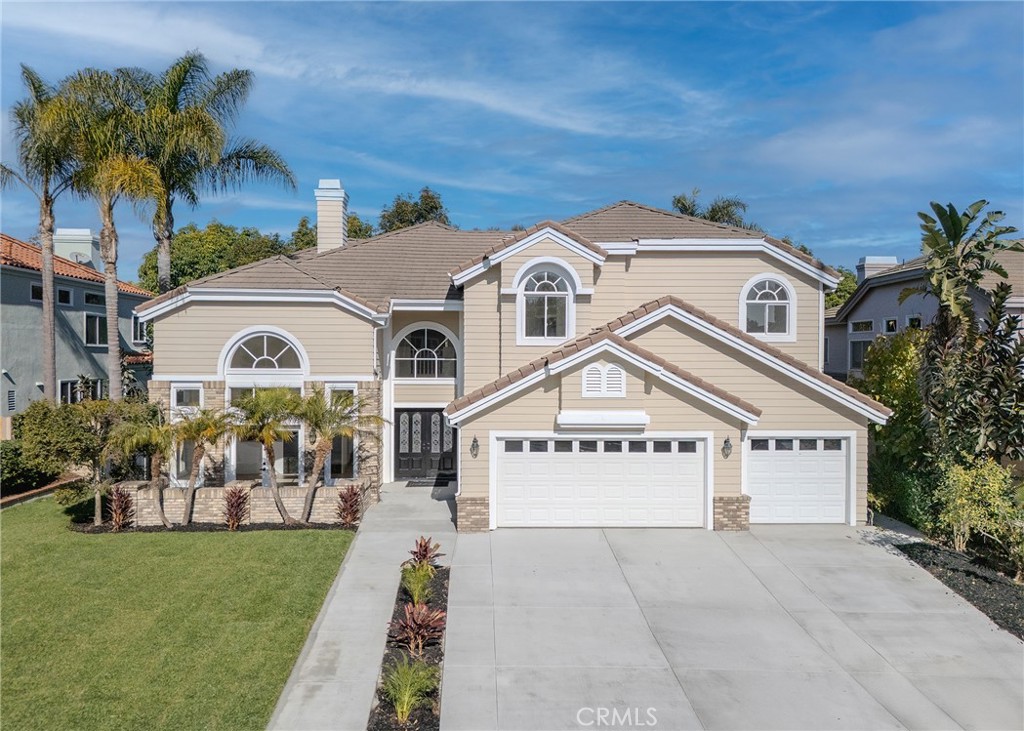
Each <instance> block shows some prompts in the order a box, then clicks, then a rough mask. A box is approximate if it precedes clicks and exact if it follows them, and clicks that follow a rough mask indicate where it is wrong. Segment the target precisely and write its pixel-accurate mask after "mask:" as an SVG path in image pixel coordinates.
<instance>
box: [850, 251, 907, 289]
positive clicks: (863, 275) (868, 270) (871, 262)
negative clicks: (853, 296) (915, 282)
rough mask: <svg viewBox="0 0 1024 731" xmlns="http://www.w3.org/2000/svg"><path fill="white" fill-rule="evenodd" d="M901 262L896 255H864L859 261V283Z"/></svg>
mask: <svg viewBox="0 0 1024 731" xmlns="http://www.w3.org/2000/svg"><path fill="white" fill-rule="evenodd" d="M899 263H900V260H899V259H897V258H896V257H895V256H862V257H861V258H860V261H858V262H857V283H858V284H859V283H860V282H863V281H864V280H865V279H867V278H868V277H873V276H875V275H876V274H880V273H882V272H884V271H885V270H886V269H892V268H893V267H894V266H896V265H897V264H899Z"/></svg>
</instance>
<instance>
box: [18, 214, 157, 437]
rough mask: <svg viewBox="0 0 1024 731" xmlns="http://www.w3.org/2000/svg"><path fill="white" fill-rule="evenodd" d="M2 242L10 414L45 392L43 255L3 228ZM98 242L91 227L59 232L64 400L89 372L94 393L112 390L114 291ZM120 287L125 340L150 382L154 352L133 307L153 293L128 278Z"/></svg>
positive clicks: (57, 291) (59, 354)
mask: <svg viewBox="0 0 1024 731" xmlns="http://www.w3.org/2000/svg"><path fill="white" fill-rule="evenodd" d="M0 243H2V249H0V306H2V308H3V318H2V328H0V358H2V365H3V397H4V402H3V412H2V413H3V416H4V417H5V418H6V417H9V416H11V415H12V414H16V413H18V412H19V411H22V410H23V409H24V408H25V407H26V406H27V405H28V404H29V402H30V401H34V400H35V399H38V398H40V397H41V396H42V395H43V384H42V374H43V357H42V343H41V338H40V335H41V333H42V331H43V303H42V299H43V285H42V274H41V268H42V255H41V252H40V250H39V247H38V246H35V245H33V244H27V243H25V242H24V241H19V240H18V239H15V238H13V237H11V236H7V235H6V234H0ZM97 248H98V244H96V242H95V240H94V239H93V237H92V235H91V234H90V233H89V231H88V230H83V229H57V232H56V234H55V236H54V250H55V251H56V252H58V253H63V254H66V256H58V255H55V256H54V258H53V270H54V296H55V298H56V307H55V308H54V313H55V318H56V346H57V349H56V361H57V388H58V394H57V396H58V398H59V399H60V400H61V401H64V402H68V401H73V400H77V399H78V398H79V397H80V395H81V394H80V393H79V392H77V391H76V388H77V386H78V383H79V380H80V377H81V376H85V377H87V378H89V379H92V385H91V390H92V393H91V395H92V396H93V397H99V396H102V395H104V394H106V393H107V389H108V383H109V378H110V375H109V374H108V373H107V368H106V355H107V318H106V310H105V303H106V298H105V296H104V293H103V274H102V272H100V271H97V270H96V266H97V265H98V259H99V255H98V254H99V252H98V250H97ZM85 262H87V263H85ZM118 289H119V290H120V296H119V297H118V312H119V315H120V332H121V347H122V349H123V351H124V353H125V354H126V357H127V358H128V360H129V363H130V364H132V365H133V367H134V368H136V369H138V370H137V378H138V380H139V381H140V383H141V384H143V385H144V384H145V380H146V378H147V377H148V376H147V375H145V374H148V370H149V366H150V360H151V356H150V354H149V353H143V352H141V351H140V349H141V348H143V347H144V346H145V343H146V329H145V326H144V325H143V324H142V323H140V322H138V321H137V320H136V319H135V318H134V317H133V311H134V309H135V308H136V307H138V306H139V305H141V304H142V303H143V302H145V301H146V300H148V299H149V298H150V297H152V294H151V293H149V292H147V291H146V290H144V289H142V288H140V287H136V286H135V285H134V284H129V283H128V282H119V283H118ZM114 377H115V378H119V377H120V374H115V376H114Z"/></svg>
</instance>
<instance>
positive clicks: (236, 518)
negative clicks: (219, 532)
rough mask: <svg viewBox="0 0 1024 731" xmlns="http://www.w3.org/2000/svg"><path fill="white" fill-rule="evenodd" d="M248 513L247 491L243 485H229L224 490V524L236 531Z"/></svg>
mask: <svg viewBox="0 0 1024 731" xmlns="http://www.w3.org/2000/svg"><path fill="white" fill-rule="evenodd" d="M248 514H249V491H248V490H246V489H245V488H243V487H229V488H228V489H227V490H225V491H224V524H225V525H227V527H228V530H230V531H236V530H238V526H240V525H241V524H242V523H243V522H245V518H246V516H247V515H248Z"/></svg>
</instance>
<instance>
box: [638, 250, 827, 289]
mask: <svg viewBox="0 0 1024 731" xmlns="http://www.w3.org/2000/svg"><path fill="white" fill-rule="evenodd" d="M637 244H638V247H637V250H638V251H745V252H750V251H754V252H758V253H763V254H767V255H768V256H771V257H773V258H775V259H778V260H779V261H782V262H785V263H786V264H788V265H790V266H791V267H793V268H794V269H797V270H798V271H801V272H803V273H804V274H807V275H808V276H811V277H813V278H814V279H817V280H818V281H819V282H822V283H823V284H825V285H826V286H828V287H831V288H835V287H836V285H838V284H839V280H838V279H837V278H836V277H833V276H831V275H830V274H826V273H825V272H823V271H821V270H820V269H818V268H817V267H813V266H811V265H810V264H808V263H807V262H805V261H804V260H803V259H800V258H799V257H796V256H793V255H792V254H790V253H788V252H786V251H783V250H782V249H780V248H778V247H777V246H772V245H771V244H769V243H768V242H767V241H765V240H764V239H639V240H638V241H637Z"/></svg>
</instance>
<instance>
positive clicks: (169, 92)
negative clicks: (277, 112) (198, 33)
mask: <svg viewBox="0 0 1024 731" xmlns="http://www.w3.org/2000/svg"><path fill="white" fill-rule="evenodd" d="M135 79H136V80H137V81H138V82H139V84H140V88H139V90H138V91H139V95H140V97H141V99H142V104H143V107H142V117H143V125H142V126H143V145H142V146H143V154H144V155H145V157H147V158H148V159H149V160H150V161H152V162H153V163H154V164H155V165H156V167H157V170H158V171H159V175H160V180H161V182H162V183H163V188H164V192H163V195H164V199H163V205H162V206H161V207H159V208H158V210H157V214H156V215H155V216H154V217H153V237H154V238H155V239H156V242H157V282H158V288H159V290H160V292H166V291H167V290H169V289H171V238H172V236H173V235H174V215H173V208H174V203H175V200H176V199H178V198H180V199H182V200H184V201H185V202H186V203H188V205H189V206H191V207H195V206H197V205H198V204H199V194H200V193H201V192H202V191H203V190H210V191H212V192H218V191H223V190H227V189H229V188H237V187H239V186H241V185H242V184H243V183H246V182H248V181H279V182H281V183H283V184H284V185H285V187H288V188H291V189H293V190H294V189H295V176H294V175H293V174H292V171H291V170H290V169H289V167H288V165H287V164H286V163H285V162H284V159H283V158H282V157H281V156H280V155H279V154H278V153H277V152H275V151H274V150H272V149H271V148H270V147H267V146H266V145H264V144H261V143H259V142H257V141H255V140H250V139H240V140H234V141H232V140H228V139H227V131H226V128H228V127H229V126H230V125H231V123H232V122H233V121H234V119H235V117H236V116H237V115H238V112H239V110H240V109H241V107H242V106H243V105H244V104H245V101H246V98H247V97H248V95H249V90H250V89H251V87H252V82H253V74H252V72H251V71H247V70H241V69H234V70H232V71H228V72H227V73H223V74H219V75H217V76H215V77H212V78H211V77H210V74H209V70H208V67H207V63H206V59H205V58H204V57H203V55H202V54H201V53H199V52H197V51H192V52H190V53H187V54H185V55H184V56H182V57H181V58H179V59H178V60H177V61H175V62H174V63H173V64H171V66H170V68H168V69H167V70H166V71H164V72H163V73H162V74H160V75H159V76H152V75H150V74H146V73H144V72H137V73H136V74H135Z"/></svg>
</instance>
